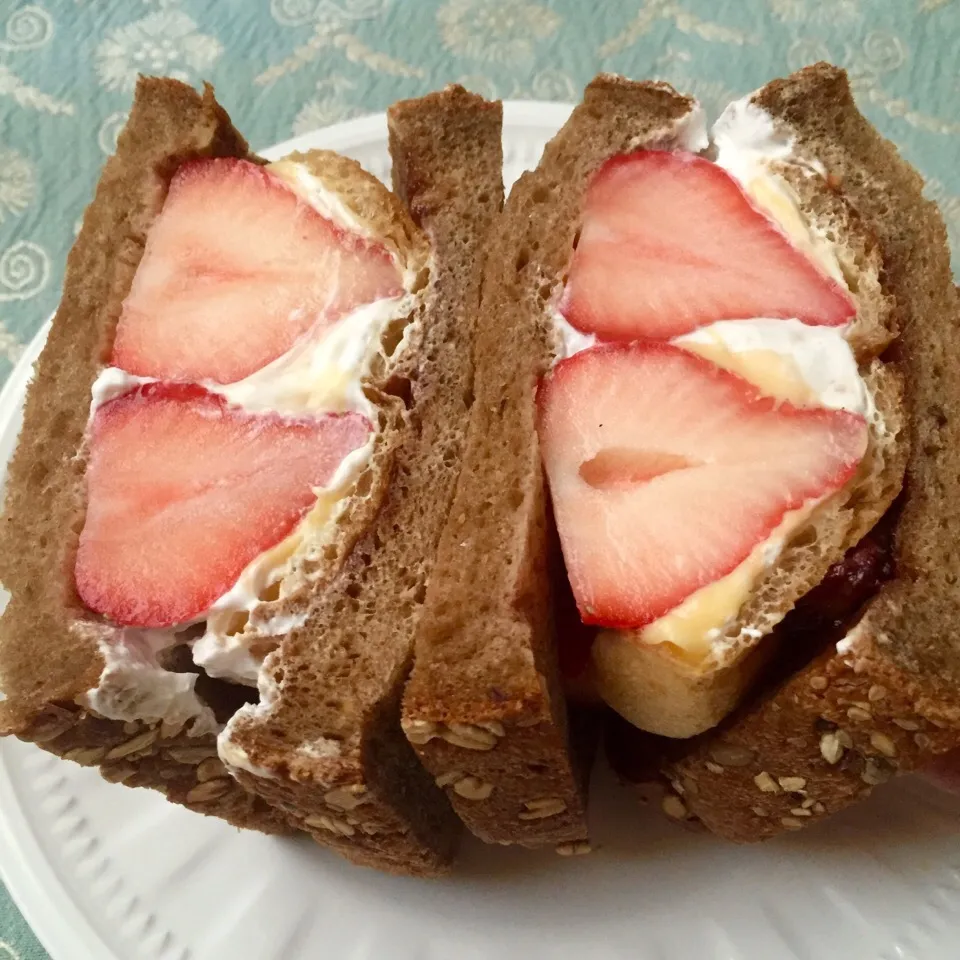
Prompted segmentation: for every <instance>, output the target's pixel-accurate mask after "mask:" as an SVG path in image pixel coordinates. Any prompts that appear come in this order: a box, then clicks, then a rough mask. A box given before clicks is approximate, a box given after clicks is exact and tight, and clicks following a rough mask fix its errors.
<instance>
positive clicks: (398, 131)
mask: <svg viewBox="0 0 960 960" xmlns="http://www.w3.org/2000/svg"><path fill="white" fill-rule="evenodd" d="M388 120H389V129H390V149H391V154H392V156H393V161H394V185H395V189H396V191H397V193H398V194H399V195H400V196H401V197H402V198H403V199H404V200H405V201H406V203H407V205H408V207H409V209H410V212H411V214H412V215H413V217H414V219H415V220H416V221H417V223H418V224H419V225H420V226H421V227H422V228H423V229H424V231H425V232H426V233H427V235H428V237H429V238H430V241H431V245H432V250H433V254H432V263H431V269H430V279H429V285H428V287H427V289H426V291H425V298H424V301H423V308H422V310H423V314H422V317H421V321H420V322H419V323H417V324H416V331H417V334H416V337H415V339H414V340H413V342H411V343H410V344H409V345H408V347H407V349H406V351H405V353H404V356H406V357H407V358H408V360H409V363H408V365H407V366H406V368H404V369H399V368H398V369H397V370H396V371H395V377H394V384H393V388H392V389H393V392H394V394H395V395H396V396H399V397H402V398H404V400H405V401H406V405H407V409H406V410H405V412H404V424H405V427H404V429H405V433H404V438H403V441H402V444H401V446H400V448H399V451H398V455H397V460H396V465H395V469H394V472H393V474H392V476H391V480H390V485H389V488H388V490H387V494H386V498H385V500H384V503H383V506H382V508H381V510H380V512H379V513H378V515H377V517H376V520H375V522H374V523H373V525H372V526H371V528H370V529H369V530H368V531H367V532H366V533H365V534H364V535H363V536H362V537H361V538H360V540H359V541H358V542H357V544H356V545H355V546H354V548H353V550H352V551H351V552H350V554H349V555H348V557H347V559H346V562H345V565H344V567H343V569H342V571H341V573H340V574H339V576H338V577H337V578H336V579H335V580H334V581H333V582H332V584H331V585H330V587H329V588H328V589H326V590H323V591H319V592H318V595H317V597H316V599H315V603H314V605H313V606H312V608H311V611H310V614H309V617H308V619H307V621H306V623H305V625H304V626H303V627H302V628H300V629H296V630H294V631H292V632H291V633H290V634H289V635H288V636H286V637H285V638H284V639H283V642H282V643H281V645H280V647H279V648H278V650H277V651H276V652H275V653H274V654H272V655H271V656H270V657H268V658H267V661H266V662H265V665H264V670H263V671H262V672H261V679H260V690H261V703H260V704H258V705H256V706H251V707H250V708H247V709H245V710H243V711H241V712H240V713H239V714H238V715H237V717H236V718H235V719H234V721H233V722H232V723H231V724H230V726H229V727H228V729H227V731H225V733H224V735H223V736H222V737H221V755H222V756H224V757H226V758H227V759H228V760H229V761H230V762H231V763H232V766H233V769H234V772H235V774H236V775H237V776H238V777H239V778H240V779H241V781H242V782H243V783H245V784H246V785H247V786H248V787H249V788H250V789H251V790H253V791H255V792H256V793H258V794H259V795H261V796H263V797H265V798H266V799H267V800H268V801H269V802H271V803H273V804H275V805H277V806H279V807H281V808H282V809H284V810H286V811H287V812H288V813H289V814H290V815H291V817H293V818H294V819H295V821H296V822H297V824H298V825H300V826H301V827H302V828H303V829H305V830H307V831H309V832H310V833H311V834H312V835H313V836H314V838H315V839H316V840H317V841H318V842H320V843H323V844H325V845H327V846H330V847H333V848H334V849H336V850H337V851H339V852H340V853H342V854H344V855H345V856H346V857H348V858H349V859H351V860H353V861H355V862H357V863H361V864H365V865H370V866H377V867H380V868H382V869H385V870H389V871H393V872H398V873H410V874H419V875H428V876H429V875H434V874H437V873H440V872H443V871H444V870H446V869H447V868H448V866H449V864H450V862H451V859H452V856H453V852H454V848H455V844H456V840H457V837H458V834H459V821H458V820H457V818H456V816H455V815H454V813H453V811H452V810H451V808H450V805H449V803H448V802H447V799H446V797H445V796H444V794H443V792H442V791H441V790H439V789H438V788H437V787H436V786H435V785H434V782H433V779H432V777H430V776H429V775H428V774H427V772H426V771H425V770H424V769H423V767H422V766H421V765H420V764H419V763H418V762H417V759H416V756H415V754H414V752H413V750H412V749H411V748H410V746H409V744H408V743H407V741H406V739H405V737H404V736H403V733H402V731H401V728H400V698H401V694H402V691H403V685H404V683H405V681H406V678H407V676H408V673H409V670H410V666H411V661H412V656H413V638H414V633H415V631H416V628H417V624H418V622H419V620H420V618H421V615H422V610H423V600H424V593H425V591H426V586H427V582H428V580H429V578H430V574H431V570H432V567H433V562H434V557H435V553H436V549H437V543H438V540H439V538H440V534H441V530H442V528H443V524H444V522H445V520H446V518H447V514H448V512H449V508H450V504H451V501H452V497H453V492H454V485H455V482H456V477H457V474H458V472H459V469H460V463H461V457H462V453H463V449H462V448H463V441H464V435H465V432H466V424H467V419H468V415H469V410H470V406H471V403H472V402H473V380H474V376H473V368H474V332H475V322H476V314H477V309H478V304H479V300H480V283H481V277H482V273H483V264H484V257H485V252H486V250H487V249H488V245H489V244H490V242H491V239H490V237H489V236H488V234H489V231H490V229H491V227H492V225H493V223H494V219H495V217H496V215H497V213H498V212H499V210H500V208H501V205H502V197H503V188H502V174H501V166H502V155H501V145H500V129H501V107H500V104H499V103H487V102H486V101H484V100H482V99H481V98H480V97H477V96H474V95H472V94H468V93H467V92H466V91H464V90H463V89H462V88H460V87H456V86H454V87H450V88H448V89H447V90H445V91H443V92H440V93H436V94H431V95H430V96H427V97H425V98H423V99H421V100H413V101H405V102H401V103H398V104H396V105H394V106H393V107H392V108H391V109H390V111H389V113H388Z"/></svg>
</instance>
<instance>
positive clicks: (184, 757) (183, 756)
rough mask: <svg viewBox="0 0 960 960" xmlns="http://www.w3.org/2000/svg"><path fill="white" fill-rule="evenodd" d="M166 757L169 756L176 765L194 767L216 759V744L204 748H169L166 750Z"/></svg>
mask: <svg viewBox="0 0 960 960" xmlns="http://www.w3.org/2000/svg"><path fill="white" fill-rule="evenodd" d="M167 756H169V757H170V759H171V760H176V761H177V763H186V764H189V765H190V766H194V765H195V764H198V763H202V762H203V761H204V760H209V759H211V758H212V757H216V756H217V747H216V744H213V743H211V744H210V745H209V746H206V747H170V749H169V750H167Z"/></svg>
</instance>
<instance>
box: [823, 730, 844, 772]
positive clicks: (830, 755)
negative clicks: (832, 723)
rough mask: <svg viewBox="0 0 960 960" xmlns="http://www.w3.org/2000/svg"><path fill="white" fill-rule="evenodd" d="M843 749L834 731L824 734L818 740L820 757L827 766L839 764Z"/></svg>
mask: <svg viewBox="0 0 960 960" xmlns="http://www.w3.org/2000/svg"><path fill="white" fill-rule="evenodd" d="M843 751H844V747H843V744H842V743H841V742H840V737H839V736H837V733H836V732H835V731H830V732H828V733H825V734H824V735H823V736H822V737H821V738H820V756H822V757H823V759H824V760H826V761H827V763H829V764H831V765H832V764H835V763H839V762H840V760H841V758H842V757H843Z"/></svg>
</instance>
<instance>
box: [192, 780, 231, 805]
mask: <svg viewBox="0 0 960 960" xmlns="http://www.w3.org/2000/svg"><path fill="white" fill-rule="evenodd" d="M231 786H233V780H232V779H231V778H230V777H220V778H219V779H217V780H207V782H206V783H201V784H198V785H197V786H195V787H194V788H193V789H192V790H191V791H190V792H189V793H188V794H187V797H186V800H187V803H208V802H209V801H210V800H217V799H219V798H220V797H222V796H223V795H224V794H225V793H226V792H227V791H228V790H229V789H230V787H231Z"/></svg>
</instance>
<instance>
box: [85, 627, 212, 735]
mask: <svg viewBox="0 0 960 960" xmlns="http://www.w3.org/2000/svg"><path fill="white" fill-rule="evenodd" d="M78 629H84V628H78ZM90 629H91V630H95V631H98V632H99V633H100V634H101V635H100V636H98V637H97V638H96V639H97V646H98V648H99V650H100V655H101V656H102V657H103V660H104V668H103V673H101V675H100V682H99V683H98V684H97V686H96V687H94V688H93V689H92V690H88V691H87V693H86V694H85V695H84V697H82V698H81V705H82V706H84V707H86V708H87V709H89V710H92V711H93V712H94V713H97V714H99V715H100V716H102V717H107V718H109V719H111V720H125V721H139V722H141V723H147V724H154V723H160V724H162V725H163V735H164V736H175V735H176V733H178V732H179V731H180V730H183V729H185V730H186V732H187V734H188V735H189V736H193V737H200V736H204V735H206V734H211V733H216V731H217V729H218V728H219V724H218V723H217V720H216V717H215V716H214V714H213V711H212V710H211V709H210V708H209V707H208V706H207V705H206V704H205V703H204V702H203V701H202V700H201V699H200V697H199V696H197V693H196V691H195V689H194V687H195V686H196V682H197V675H196V674H195V673H174V672H173V671H171V670H165V669H164V668H163V667H162V666H161V665H160V662H159V654H160V653H162V652H163V651H164V650H166V649H168V648H169V647H170V646H172V645H173V642H174V641H175V636H174V635H173V634H172V632H171V631H169V630H135V629H129V628H127V629H122V630H109V629H107V630H103V629H102V628H90Z"/></svg>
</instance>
